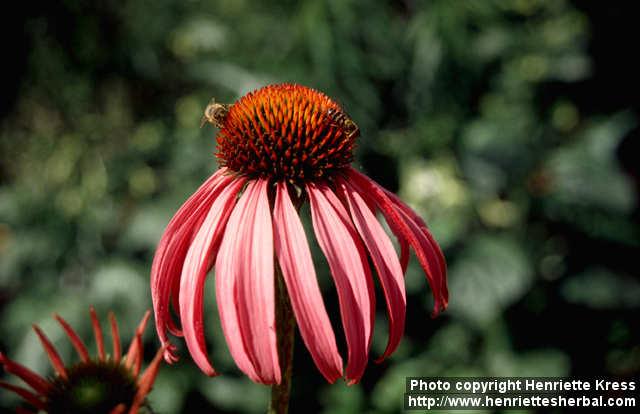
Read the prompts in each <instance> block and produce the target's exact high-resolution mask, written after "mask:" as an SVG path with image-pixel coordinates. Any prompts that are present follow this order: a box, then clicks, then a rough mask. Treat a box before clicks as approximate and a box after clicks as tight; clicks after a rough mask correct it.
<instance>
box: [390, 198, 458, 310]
mask: <svg viewBox="0 0 640 414" xmlns="http://www.w3.org/2000/svg"><path fill="white" fill-rule="evenodd" d="M384 191H385V193H386V194H387V195H388V196H389V198H390V199H391V202H392V203H393V204H394V205H395V206H396V207H397V208H398V209H400V210H401V211H402V212H403V213H404V214H405V215H406V216H408V217H409V218H411V219H412V220H413V221H414V222H415V223H416V224H417V225H418V227H419V228H420V231H421V232H422V233H423V234H424V236H425V237H426V238H427V240H428V241H429V244H430V245H431V248H432V249H433V251H434V252H435V254H436V258H437V259H438V264H439V267H440V273H441V275H442V284H441V294H442V301H443V305H444V307H445V308H446V307H447V304H448V302H449V289H448V288H447V277H446V276H447V262H446V260H445V258H444V254H443V253H442V249H440V245H438V242H436V240H435V239H434V238H433V235H432V234H431V232H430V231H429V228H428V227H427V224H426V223H425V222H424V220H422V218H421V217H420V216H419V215H417V214H416V212H415V211H413V210H412V209H411V208H410V207H409V206H408V205H406V204H405V203H404V202H403V201H402V200H401V199H400V197H398V196H397V195H395V194H393V193H392V192H390V191H387V190H384Z"/></svg>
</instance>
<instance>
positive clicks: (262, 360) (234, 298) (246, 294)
mask: <svg viewBox="0 0 640 414" xmlns="http://www.w3.org/2000/svg"><path fill="white" fill-rule="evenodd" d="M267 185H268V181H267V180H264V179H258V180H255V181H251V182H250V183H249V185H248V186H247V188H246V190H245V192H244V194H243V195H242V197H241V198H240V200H239V201H238V204H237V205H236V207H235V208H234V210H233V213H231V217H230V218H229V223H228V225H227V229H226V231H225V234H224V238H223V239H222V243H221V245H220V250H219V252H218V258H217V261H216V296H217V298H218V311H219V313H220V319H221V322H222V329H223V331H224V335H225V339H226V340H227V345H228V346H229V350H230V351H231V356H232V357H233V359H234V360H235V361H236V364H237V365H238V367H239V368H240V369H241V370H242V371H244V372H245V373H246V374H247V375H248V376H249V377H250V378H251V379H252V380H253V381H255V382H259V383H263V384H274V383H279V382H280V364H279V362H278V349H277V344H276V325H275V324H276V321H275V303H274V294H275V293H274V278H273V264H274V263H273V229H272V224H271V214H270V211H269V200H268V197H267Z"/></svg>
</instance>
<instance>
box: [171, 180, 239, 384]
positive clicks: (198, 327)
mask: <svg viewBox="0 0 640 414" xmlns="http://www.w3.org/2000/svg"><path fill="white" fill-rule="evenodd" d="M244 182H245V180H244V179H243V178H238V179H236V180H235V181H233V182H231V183H230V184H228V185H227V187H226V188H225V189H224V190H223V191H222V192H221V193H220V195H219V196H218V197H217V198H216V199H215V201H214V202H213V204H212V205H211V208H210V209H209V212H208V213H207V216H206V218H205V219H204V221H203V222H202V224H201V226H200V229H199V230H198V232H197V233H196V235H195V238H194V239H193V242H192V243H191V247H189V251H188V252H187V255H186V258H185V262H184V267H183V269H182V276H181V277H180V280H181V282H180V300H179V302H180V322H181V324H182V330H183V332H184V339H185V341H186V343H187V347H188V348H189V353H190V354H191V357H192V358H193V360H194V361H195V363H196V364H197V365H198V367H200V369H201V370H202V371H203V372H204V373H205V374H207V375H209V376H214V375H216V372H215V370H214V369H213V367H212V366H211V363H210V362H209V358H208V356H207V347H206V344H205V339H204V323H203V317H202V312H203V297H204V285H205V279H206V277H207V272H208V271H209V268H210V263H211V262H212V258H214V257H215V255H216V250H217V248H218V245H219V243H220V239H221V236H222V234H223V232H224V229H225V226H226V224H227V220H228V218H229V215H230V214H231V211H232V210H233V207H234V205H235V203H236V197H237V195H238V192H239V191H240V189H241V188H242V185H243V184H244Z"/></svg>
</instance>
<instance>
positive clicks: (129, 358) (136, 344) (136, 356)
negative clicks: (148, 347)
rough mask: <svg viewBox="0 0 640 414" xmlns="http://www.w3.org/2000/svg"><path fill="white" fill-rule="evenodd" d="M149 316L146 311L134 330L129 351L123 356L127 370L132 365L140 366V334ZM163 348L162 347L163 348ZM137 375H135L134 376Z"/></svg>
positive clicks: (148, 312)
mask: <svg viewBox="0 0 640 414" xmlns="http://www.w3.org/2000/svg"><path fill="white" fill-rule="evenodd" d="M149 316H151V312H150V311H146V312H145V313H144V315H143V316H142V319H141V320H140V323H138V327H137V328H136V332H135V334H134V337H133V340H132V341H131V344H130V345H129V349H128V350H127V353H126V355H125V358H126V361H125V366H126V367H127V368H131V367H132V366H134V364H135V365H136V366H137V365H139V364H141V356H142V333H143V332H144V329H145V328H146V327H147V322H149ZM163 348H164V347H163ZM136 375H137V374H136Z"/></svg>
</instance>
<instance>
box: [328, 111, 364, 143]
mask: <svg viewBox="0 0 640 414" xmlns="http://www.w3.org/2000/svg"><path fill="white" fill-rule="evenodd" d="M327 115H329V118H331V120H332V121H333V123H334V125H337V126H339V127H341V128H342V129H343V130H344V131H345V133H346V134H347V138H349V139H351V138H354V137H356V136H357V135H358V134H359V133H360V128H358V125H356V123H355V122H353V120H352V119H351V118H350V117H349V116H348V115H347V114H345V113H344V112H342V111H339V110H335V109H333V108H329V110H328V111H327Z"/></svg>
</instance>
